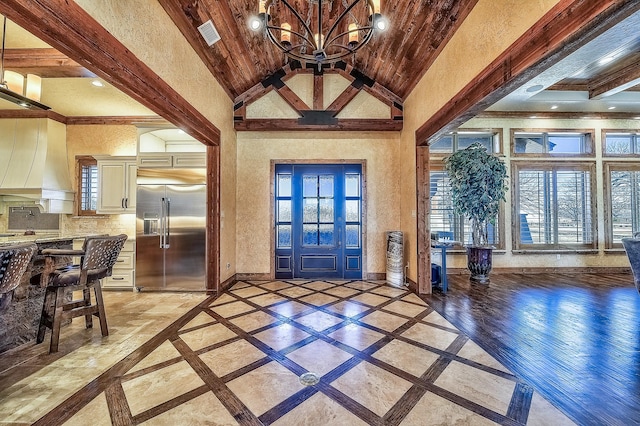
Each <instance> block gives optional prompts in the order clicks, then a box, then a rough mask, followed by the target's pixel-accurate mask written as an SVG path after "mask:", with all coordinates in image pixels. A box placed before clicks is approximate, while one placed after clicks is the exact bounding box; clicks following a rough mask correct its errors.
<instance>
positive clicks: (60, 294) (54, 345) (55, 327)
mask: <svg viewBox="0 0 640 426" xmlns="http://www.w3.org/2000/svg"><path fill="white" fill-rule="evenodd" d="M64 291H65V288H64V287H57V288H56V301H55V305H54V306H53V321H52V322H53V324H52V325H51V346H50V347H49V353H53V352H58V342H59V341H60V325H61V324H62V315H63V313H64V311H63V305H64Z"/></svg>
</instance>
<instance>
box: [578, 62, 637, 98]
mask: <svg viewBox="0 0 640 426" xmlns="http://www.w3.org/2000/svg"><path fill="white" fill-rule="evenodd" d="M638 84H640V67H638V64H637V62H634V63H632V64H629V65H627V66H626V67H624V68H622V69H620V70H617V71H615V72H611V73H607V74H604V75H602V76H599V77H598V78H596V79H593V80H591V81H590V82H589V99H602V98H606V97H607V96H611V95H615V94H616V93H619V92H622V91H625V90H627V89H630V88H631V87H634V86H637V85H638Z"/></svg>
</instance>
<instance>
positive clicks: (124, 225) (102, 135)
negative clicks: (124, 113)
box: [60, 125, 138, 238]
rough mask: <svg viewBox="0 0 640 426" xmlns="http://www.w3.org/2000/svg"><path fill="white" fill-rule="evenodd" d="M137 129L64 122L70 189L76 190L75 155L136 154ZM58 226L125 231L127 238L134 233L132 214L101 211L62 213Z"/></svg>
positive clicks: (71, 230) (79, 230) (65, 229)
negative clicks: (85, 213)
mask: <svg viewBox="0 0 640 426" xmlns="http://www.w3.org/2000/svg"><path fill="white" fill-rule="evenodd" d="M137 137H138V133H137V130H136V128H135V126H104V125H82V126H79V125H74V126H67V159H68V160H67V161H68V164H69V173H70V174H71V176H72V185H73V189H74V190H77V182H76V179H75V176H76V171H75V168H76V165H75V158H76V156H77V155H115V156H123V155H133V156H135V155H136V143H137ZM60 227H61V229H62V231H63V232H66V233H85V232H104V233H107V234H118V233H121V232H124V233H125V234H127V235H129V237H130V238H135V235H136V218H135V215H134V214H122V215H100V216H96V217H87V216H73V215H62V216H61V220H60Z"/></svg>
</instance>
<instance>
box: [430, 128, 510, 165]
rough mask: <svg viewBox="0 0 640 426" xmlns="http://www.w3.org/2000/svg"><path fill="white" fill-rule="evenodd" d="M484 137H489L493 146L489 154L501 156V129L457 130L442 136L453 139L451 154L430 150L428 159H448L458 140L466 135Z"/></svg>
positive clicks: (454, 150)
mask: <svg viewBox="0 0 640 426" xmlns="http://www.w3.org/2000/svg"><path fill="white" fill-rule="evenodd" d="M474 134H475V135H484V136H489V135H491V139H492V141H491V143H492V145H493V151H492V152H491V153H492V154H496V155H499V154H502V140H503V129H502V128H497V129H493V128H491V129H458V130H456V131H454V132H451V133H450V134H447V135H444V136H443V137H447V136H452V137H453V141H452V146H451V149H452V151H451V152H433V151H431V149H430V150H429V157H430V158H431V159H434V160H440V161H441V160H444V158H445V157H448V156H449V155H451V154H453V153H454V152H456V150H457V147H458V138H459V137H460V136H461V135H462V136H466V135H474ZM440 139H442V138H438V139H437V140H435V141H433V142H432V143H430V144H429V145H430V146H431V145H433V144H435V143H436V142H437V141H438V140H440Z"/></svg>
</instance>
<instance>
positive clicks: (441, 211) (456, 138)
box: [429, 129, 504, 248]
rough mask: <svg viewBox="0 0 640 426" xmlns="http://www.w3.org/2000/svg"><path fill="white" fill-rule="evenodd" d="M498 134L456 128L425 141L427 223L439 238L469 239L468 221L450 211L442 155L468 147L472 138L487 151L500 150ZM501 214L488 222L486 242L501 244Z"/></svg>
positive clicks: (451, 206)
mask: <svg viewBox="0 0 640 426" xmlns="http://www.w3.org/2000/svg"><path fill="white" fill-rule="evenodd" d="M501 134H502V133H501V131H498V130H492V129H490V130H474V129H467V130H459V131H457V132H454V133H452V134H450V135H447V136H443V137H442V138H440V139H438V140H436V141H435V142H433V143H432V144H430V145H429V153H430V155H431V156H432V161H431V165H430V169H431V172H430V182H431V190H430V205H431V211H430V214H429V227H430V230H431V232H432V233H436V232H437V233H438V237H439V238H448V239H450V240H453V241H460V242H461V243H463V244H470V243H471V223H470V222H469V221H468V220H467V219H466V218H465V217H464V216H461V215H458V214H455V213H454V212H453V204H452V203H451V187H450V186H449V178H448V177H447V172H446V171H445V170H444V161H443V159H444V157H446V155H448V154H452V153H453V152H454V151H459V150H462V149H465V148H468V147H469V146H470V145H471V144H473V143H474V142H478V143H480V144H481V145H483V146H484V147H485V148H487V151H488V152H493V153H497V152H500V137H501ZM501 217H502V215H501V214H499V215H498V218H497V220H496V225H495V226H494V225H489V242H490V243H491V244H493V245H495V246H496V247H499V248H504V246H503V244H502V243H501V241H500V238H499V235H500V232H499V228H500V226H498V224H500V223H501Z"/></svg>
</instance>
